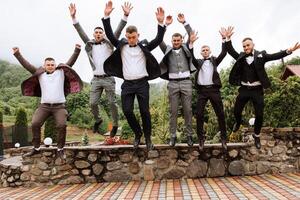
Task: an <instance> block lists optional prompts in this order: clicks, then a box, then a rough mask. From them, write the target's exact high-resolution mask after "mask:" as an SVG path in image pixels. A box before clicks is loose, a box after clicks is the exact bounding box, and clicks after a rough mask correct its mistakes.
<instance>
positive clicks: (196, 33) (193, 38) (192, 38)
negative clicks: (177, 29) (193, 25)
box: [189, 31, 199, 44]
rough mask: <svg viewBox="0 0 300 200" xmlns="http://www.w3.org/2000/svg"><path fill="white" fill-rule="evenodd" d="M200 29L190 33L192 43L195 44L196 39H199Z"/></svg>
mask: <svg viewBox="0 0 300 200" xmlns="http://www.w3.org/2000/svg"><path fill="white" fill-rule="evenodd" d="M198 38H199V37H198V31H197V32H196V31H192V32H191V33H190V38H189V39H190V44H194V42H195V41H196V40H198Z"/></svg>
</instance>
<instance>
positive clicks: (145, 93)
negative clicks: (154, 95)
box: [121, 78, 151, 138]
mask: <svg viewBox="0 0 300 200" xmlns="http://www.w3.org/2000/svg"><path fill="white" fill-rule="evenodd" d="M121 89H122V92H121V100H122V109H123V113H124V115H125V117H126V119H127V121H128V124H129V126H130V127H131V129H132V130H133V132H134V134H135V135H139V134H142V129H141V126H140V124H139V122H138V121H137V119H136V117H135V115H134V113H133V108H134V99H135V96H136V97H137V100H138V103H139V109H140V114H141V117H142V124H143V132H144V134H145V138H150V137H151V116H150V111H149V83H148V81H147V79H145V78H143V79H138V80H125V81H124V83H123V84H122V86H121Z"/></svg>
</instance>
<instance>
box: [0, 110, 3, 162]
mask: <svg viewBox="0 0 300 200" xmlns="http://www.w3.org/2000/svg"><path fill="white" fill-rule="evenodd" d="M3 148H4V146H3V112H2V108H0V160H1V159H2V156H3Z"/></svg>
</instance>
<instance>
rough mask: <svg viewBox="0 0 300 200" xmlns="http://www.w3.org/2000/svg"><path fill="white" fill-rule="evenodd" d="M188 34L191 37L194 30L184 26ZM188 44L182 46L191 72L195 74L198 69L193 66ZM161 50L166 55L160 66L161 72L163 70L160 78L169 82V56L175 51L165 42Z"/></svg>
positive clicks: (161, 45)
mask: <svg viewBox="0 0 300 200" xmlns="http://www.w3.org/2000/svg"><path fill="white" fill-rule="evenodd" d="M184 28H185V30H186V32H187V33H188V35H190V33H191V32H192V28H191V26H190V25H189V24H187V25H185V26H184ZM188 44H189V41H188V43H187V44H183V45H182V49H183V51H184V53H185V55H186V57H187V59H188V61H189V67H190V72H191V73H193V72H194V71H196V68H195V66H194V64H193V56H192V54H191V52H190V50H189V48H188ZM159 47H160V49H161V50H162V52H163V53H164V57H163V58H162V60H161V62H160V64H159V66H160V70H161V76H160V78H162V79H165V80H169V65H168V56H169V54H170V53H171V51H172V50H173V47H172V46H170V45H166V44H165V42H164V41H163V42H162V43H161V44H160V45H159Z"/></svg>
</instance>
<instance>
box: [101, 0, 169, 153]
mask: <svg viewBox="0 0 300 200" xmlns="http://www.w3.org/2000/svg"><path fill="white" fill-rule="evenodd" d="M112 10H113V7H112V2H111V1H109V2H108V3H107V4H106V7H105V10H104V18H103V19H102V22H103V26H104V30H105V33H106V36H107V37H108V39H109V40H110V41H111V43H112V44H113V45H114V46H115V47H116V50H115V51H114V52H113V54H112V55H111V56H110V57H109V58H108V59H107V60H106V61H105V63H104V71H105V73H107V74H108V75H111V76H116V77H119V78H122V79H124V83H123V84H122V86H121V88H122V92H121V100H122V109H123V112H124V115H125V116H126V118H127V121H128V123H129V125H130V127H131V129H132V130H133V132H134V133H135V141H134V147H135V148H137V147H138V146H139V144H140V138H141V136H142V133H143V132H144V135H145V140H146V146H147V149H148V150H151V149H153V144H152V142H151V117H150V112H149V84H148V80H152V79H155V78H157V77H159V76H160V68H159V65H158V62H157V60H156V59H155V58H154V56H153V55H152V54H151V51H152V50H153V49H155V48H156V47H157V46H158V45H159V44H160V43H161V42H162V40H163V36H164V33H165V26H164V25H163V22H164V18H165V15H164V10H163V9H162V8H158V9H157V12H156V18H157V21H158V23H159V25H158V32H157V35H156V37H155V39H153V40H152V41H150V42H149V43H148V42H145V40H143V42H141V41H139V39H138V38H139V33H138V31H137V28H136V27H135V26H128V27H127V28H126V39H125V38H123V39H122V40H118V39H117V38H116V37H115V36H114V34H113V32H112V29H111V25H110V17H109V15H110V13H111V12H112ZM135 97H137V100H138V103H139V109H140V113H141V117H142V124H143V131H142V128H141V126H140V124H139V122H138V121H137V119H136V117H135V115H134V113H133V107H134V99H135Z"/></svg>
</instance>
